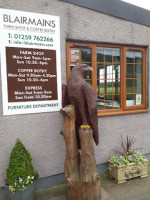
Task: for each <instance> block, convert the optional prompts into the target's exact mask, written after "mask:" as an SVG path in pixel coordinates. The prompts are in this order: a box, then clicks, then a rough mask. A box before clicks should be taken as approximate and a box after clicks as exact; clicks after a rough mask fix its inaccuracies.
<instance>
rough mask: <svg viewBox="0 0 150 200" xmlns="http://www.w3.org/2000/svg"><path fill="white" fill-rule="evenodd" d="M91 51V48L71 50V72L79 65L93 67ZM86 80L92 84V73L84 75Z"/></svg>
mask: <svg viewBox="0 0 150 200" xmlns="http://www.w3.org/2000/svg"><path fill="white" fill-rule="evenodd" d="M91 60H92V58H91V49H89V48H70V70H72V69H73V67H74V66H76V65H77V64H78V63H82V64H87V65H89V66H92V65H91ZM84 79H85V80H86V81H87V82H88V83H89V84H92V72H86V73H84Z"/></svg>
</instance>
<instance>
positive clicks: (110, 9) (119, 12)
mask: <svg viewBox="0 0 150 200" xmlns="http://www.w3.org/2000/svg"><path fill="white" fill-rule="evenodd" d="M63 1H65V2H68V3H72V4H75V5H79V6H82V7H85V8H89V9H92V10H95V11H98V12H101V13H105V14H107V15H111V16H115V17H119V18H122V19H125V20H128V21H132V22H135V23H138V24H143V25H146V26H150V11H149V10H146V9H144V8H140V7H138V6H134V5H132V4H129V3H126V2H123V1H120V0H63Z"/></svg>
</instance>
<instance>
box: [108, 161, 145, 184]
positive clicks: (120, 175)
mask: <svg viewBox="0 0 150 200" xmlns="http://www.w3.org/2000/svg"><path fill="white" fill-rule="evenodd" d="M108 164H109V168H111V170H109V175H110V177H112V178H114V179H115V181H116V182H117V183H118V184H120V183H124V182H126V180H128V179H131V178H135V177H140V178H144V177H147V176H148V160H147V159H145V161H144V163H143V164H142V167H139V166H138V165H137V163H130V164H129V165H128V166H126V167H123V166H117V167H113V166H112V163H111V161H110V160H109V161H108Z"/></svg>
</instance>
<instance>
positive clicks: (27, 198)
mask: <svg viewBox="0 0 150 200" xmlns="http://www.w3.org/2000/svg"><path fill="white" fill-rule="evenodd" d="M35 182H36V181H34V182H33V183H32V184H31V185H29V186H28V187H27V188H25V189H24V190H21V191H19V190H16V191H15V192H14V193H13V192H11V191H10V190H9V187H8V186H4V192H5V194H4V195H5V199H7V200H34V195H35Z"/></svg>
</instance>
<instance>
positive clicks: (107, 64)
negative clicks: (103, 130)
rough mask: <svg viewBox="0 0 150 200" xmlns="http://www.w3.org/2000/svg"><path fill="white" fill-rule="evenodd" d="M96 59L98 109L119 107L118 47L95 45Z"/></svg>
mask: <svg viewBox="0 0 150 200" xmlns="http://www.w3.org/2000/svg"><path fill="white" fill-rule="evenodd" d="M103 55H104V56H103ZM101 58H103V59H101ZM97 61H98V62H97V99H98V109H99V110H109V109H119V108H120V92H121V89H120V49H119V48H104V47H103V48H102V47H97ZM100 62H101V63H100ZM113 63H116V64H113ZM102 95H103V96H102Z"/></svg>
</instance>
